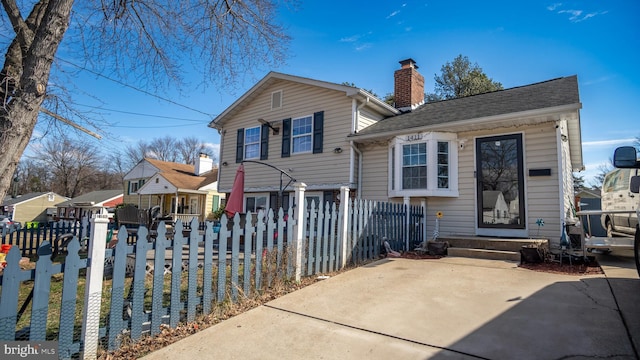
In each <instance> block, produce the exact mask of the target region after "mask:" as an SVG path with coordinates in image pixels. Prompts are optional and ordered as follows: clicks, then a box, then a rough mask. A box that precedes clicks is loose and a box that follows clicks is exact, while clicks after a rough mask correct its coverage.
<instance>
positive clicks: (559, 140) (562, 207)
mask: <svg viewBox="0 0 640 360" xmlns="http://www.w3.org/2000/svg"><path fill="white" fill-rule="evenodd" d="M556 146H557V148H558V160H557V162H558V196H559V197H560V199H559V200H560V204H559V205H560V209H559V211H560V214H559V215H560V226H561V227H560V233H559V234H558V239H561V238H562V234H563V232H564V229H563V228H562V225H566V216H565V213H566V211H565V210H566V209H565V201H564V196H565V188H564V176H565V175H564V168H565V166H564V153H563V148H562V147H563V146H562V122H561V121H556ZM550 245H556V246H557V248H556V249H560V245H559V243H558V244H550ZM551 249H553V247H551ZM551 249H550V250H551Z"/></svg>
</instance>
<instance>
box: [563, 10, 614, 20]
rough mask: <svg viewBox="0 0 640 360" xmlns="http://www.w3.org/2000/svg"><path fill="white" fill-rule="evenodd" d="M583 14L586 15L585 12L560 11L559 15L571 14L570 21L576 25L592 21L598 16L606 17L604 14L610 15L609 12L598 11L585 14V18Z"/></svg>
mask: <svg viewBox="0 0 640 360" xmlns="http://www.w3.org/2000/svg"><path fill="white" fill-rule="evenodd" d="M582 13H584V11H583V10H560V11H558V14H569V15H570V16H569V21H571V22H574V23H578V22H581V21H585V20H587V19H590V18H592V17H595V16H597V15H604V14H606V13H608V11H596V12H592V13H588V14H585V15H584V16H583V15H582Z"/></svg>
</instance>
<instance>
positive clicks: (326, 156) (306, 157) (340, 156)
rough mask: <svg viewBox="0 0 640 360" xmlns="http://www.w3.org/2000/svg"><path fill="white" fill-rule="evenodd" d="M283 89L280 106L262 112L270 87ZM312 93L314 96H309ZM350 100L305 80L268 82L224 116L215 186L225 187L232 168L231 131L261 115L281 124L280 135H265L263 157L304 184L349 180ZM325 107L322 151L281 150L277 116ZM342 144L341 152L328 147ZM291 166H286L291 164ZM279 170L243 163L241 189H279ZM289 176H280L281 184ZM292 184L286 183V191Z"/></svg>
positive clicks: (230, 182)
mask: <svg viewBox="0 0 640 360" xmlns="http://www.w3.org/2000/svg"><path fill="white" fill-rule="evenodd" d="M276 89H277V90H282V92H283V97H284V98H286V101H285V102H284V103H283V106H282V108H281V109H278V110H273V111H270V112H269V113H268V117H267V116H265V110H268V109H270V107H271V93H272V92H273V91H274V90H276ZM309 99H313V101H309ZM351 109H352V100H351V99H350V98H348V97H346V96H345V93H344V92H340V91H334V90H329V89H324V88H319V87H313V86H309V85H306V84H301V83H295V82H288V81H277V82H275V83H274V84H273V85H271V86H270V87H267V88H266V89H265V90H264V91H262V92H261V93H260V94H259V95H257V96H256V97H255V99H253V100H251V102H250V103H249V104H247V105H246V106H244V107H243V108H242V109H240V110H238V112H237V114H236V115H235V116H234V118H232V119H230V120H229V121H228V122H227V127H225V133H224V134H223V136H222V139H221V147H222V149H223V151H222V154H221V158H220V163H221V164H222V163H224V162H227V164H228V165H227V166H224V165H223V166H221V170H220V179H219V180H220V181H219V191H220V192H230V191H231V187H232V185H233V179H234V177H235V172H236V169H237V164H236V162H235V146H236V132H237V129H239V128H249V127H254V126H257V125H258V122H257V120H256V119H260V118H264V119H265V120H267V121H269V122H270V123H271V124H272V125H274V126H276V127H279V128H280V135H270V136H269V150H268V159H269V161H268V163H269V164H270V165H273V166H276V167H278V168H281V169H284V170H285V171H287V172H289V173H290V174H291V175H292V176H293V177H294V178H296V180H298V181H301V182H304V183H305V184H306V185H307V190H308V191H311V190H313V189H317V190H321V189H338V188H339V187H340V186H350V182H349V173H350V163H351V150H350V144H349V141H348V140H347V139H346V136H347V135H348V134H349V133H350V132H351V123H352V121H353V119H352V113H351ZM319 111H324V128H323V152H322V153H319V154H313V153H297V154H292V155H295V156H291V157H288V158H283V157H282V156H281V151H282V146H281V145H282V120H284V119H296V118H300V117H304V116H309V115H310V114H313V113H315V112H319ZM337 147H339V148H341V149H342V150H343V151H342V152H341V153H334V151H333V149H335V148H337ZM289 169H290V170H291V171H290V170H289ZM279 180H280V174H279V173H278V172H277V171H275V170H274V169H272V168H269V167H267V166H260V165H258V164H251V163H246V164H245V193H246V192H260V191H278V190H279V189H278V188H279ZM287 181H288V178H286V176H285V182H284V183H285V184H286V182H287ZM291 190H292V187H289V188H287V189H286V191H291Z"/></svg>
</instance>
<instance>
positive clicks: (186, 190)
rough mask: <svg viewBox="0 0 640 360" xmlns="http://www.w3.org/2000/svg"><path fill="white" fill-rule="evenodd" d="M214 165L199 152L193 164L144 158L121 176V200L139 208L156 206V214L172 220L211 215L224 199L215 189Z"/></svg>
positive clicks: (203, 217) (205, 217)
mask: <svg viewBox="0 0 640 360" xmlns="http://www.w3.org/2000/svg"><path fill="white" fill-rule="evenodd" d="M217 180H218V169H217V167H215V166H214V165H213V160H212V159H211V158H210V157H208V156H207V155H205V154H201V155H200V157H199V158H198V161H197V163H196V165H195V166H194V165H188V164H180V163H175V162H169V161H160V160H156V159H149V158H145V159H143V160H141V161H140V162H139V163H138V164H136V166H134V167H133V169H131V170H130V171H129V172H128V173H127V174H126V175H125V176H124V190H125V192H124V203H125V204H133V205H136V206H137V207H138V208H139V209H151V208H152V207H154V206H159V207H160V214H162V215H164V216H165V217H171V218H172V219H173V220H174V221H175V220H178V219H181V220H183V221H190V220H191V219H192V218H193V217H196V218H198V220H199V221H205V220H211V219H213V212H214V211H216V210H217V209H218V208H219V207H220V206H221V205H222V204H223V203H224V195H221V194H220V193H218V191H217V186H218V182H217Z"/></svg>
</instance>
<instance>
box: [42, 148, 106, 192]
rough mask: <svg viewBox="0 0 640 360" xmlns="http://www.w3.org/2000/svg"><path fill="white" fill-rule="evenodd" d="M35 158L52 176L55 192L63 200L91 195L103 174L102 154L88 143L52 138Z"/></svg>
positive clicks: (52, 185)
mask: <svg viewBox="0 0 640 360" xmlns="http://www.w3.org/2000/svg"><path fill="white" fill-rule="evenodd" d="M35 154H36V156H37V158H38V159H39V160H40V161H41V162H42V163H45V164H47V166H48V167H49V169H50V171H51V173H52V184H51V187H52V190H53V191H55V192H57V193H59V194H61V195H63V196H68V197H76V196H78V195H80V194H83V193H84V192H87V191H88V190H89V189H91V187H92V185H91V184H92V181H91V180H95V176H96V173H98V171H99V170H98V169H99V159H100V157H99V156H98V151H97V149H96V148H95V147H93V146H91V145H90V144H88V143H86V142H80V141H77V140H73V141H72V140H70V139H69V138H64V137H63V138H62V139H54V138H50V139H48V140H46V141H45V142H44V143H43V146H42V147H40V148H38V149H37V150H36V151H35Z"/></svg>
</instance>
